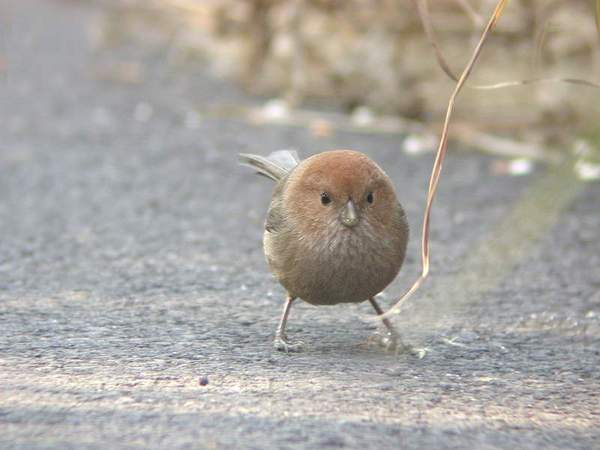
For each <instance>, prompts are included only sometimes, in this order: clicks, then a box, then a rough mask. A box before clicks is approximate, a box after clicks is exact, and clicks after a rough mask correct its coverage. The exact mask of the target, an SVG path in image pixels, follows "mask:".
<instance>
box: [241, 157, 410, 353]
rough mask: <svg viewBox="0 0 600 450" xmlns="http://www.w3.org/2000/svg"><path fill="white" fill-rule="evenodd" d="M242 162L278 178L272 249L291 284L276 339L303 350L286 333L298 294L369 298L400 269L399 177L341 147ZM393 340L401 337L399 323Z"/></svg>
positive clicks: (404, 227)
mask: <svg viewBox="0 0 600 450" xmlns="http://www.w3.org/2000/svg"><path fill="white" fill-rule="evenodd" d="M240 157H241V159H242V162H244V163H245V164H247V165H250V166H252V167H253V168H255V169H256V170H258V171H259V172H260V173H262V174H263V175H266V176H268V177H270V178H272V179H274V180H276V181H277V185H276V186H275V189H274V191H273V198H272V200H271V205H270V207H269V211H268V213H267V219H266V223H265V233H264V250H265V255H266V258H267V262H268V264H269V267H270V268H271V271H272V272H273V274H274V275H275V277H276V278H277V280H278V281H279V282H280V283H281V284H282V286H283V287H284V288H285V289H286V290H287V292H288V300H287V302H286V305H285V308H284V312H283V315H282V319H281V323H280V326H279V328H278V330H277V336H276V339H275V347H276V348H277V349H279V350H285V351H289V350H295V349H296V348H297V347H296V346H293V345H291V344H289V343H288V342H287V339H286V335H285V324H286V321H287V316H288V314H289V310H290V307H291V304H292V301H293V300H294V299H295V298H301V299H303V300H304V301H306V302H308V303H311V304H314V305H333V304H337V303H355V302H362V301H365V300H369V301H370V302H371V304H372V305H373V306H374V308H375V310H376V311H377V313H378V314H380V313H381V309H380V308H379V306H378V305H377V303H375V300H374V299H373V297H374V296H375V295H376V294H378V293H379V292H381V291H382V290H383V289H385V287H386V286H387V285H388V284H390V283H391V282H392V280H393V279H394V278H395V277H396V275H397V274H398V271H399V270H400V267H401V266H402V262H403V261H404V255H405V252H406V244H407V241H408V224H407V221H406V216H405V214H404V210H403V209H402V206H401V205H400V204H399V203H398V201H397V199H396V194H395V192H394V188H393V185H392V183H391V181H390V179H389V178H388V176H387V175H386V174H385V172H384V171H383V170H382V169H381V168H380V167H379V166H378V165H377V164H375V163H374V162H373V161H372V160H370V159H369V158H368V157H367V156H366V155H364V154H362V153H359V152H356V151H351V150H334V151H328V152H323V153H320V154H317V155H314V156H312V157H310V158H308V159H306V160H304V161H302V162H300V161H299V160H298V158H297V156H296V155H295V153H292V152H288V151H280V152H275V153H274V154H272V155H270V156H269V157H268V158H264V157H260V156H255V155H240ZM384 323H385V324H386V326H387V327H388V329H389V330H390V333H391V337H390V339H389V340H388V343H389V344H390V345H391V346H397V345H399V339H398V336H397V334H396V333H395V331H394V329H393V327H392V325H391V323H389V321H387V320H384Z"/></svg>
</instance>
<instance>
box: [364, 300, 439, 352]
mask: <svg viewBox="0 0 600 450" xmlns="http://www.w3.org/2000/svg"><path fill="white" fill-rule="evenodd" d="M369 302H371V305H373V309H375V312H376V313H377V315H378V316H381V315H382V314H383V309H381V307H380V306H379V304H378V303H377V302H376V301H375V299H374V298H370V299H369ZM381 321H382V322H383V324H384V325H385V327H386V328H387V329H388V336H385V337H384V338H383V339H381V340H380V343H381V344H382V345H383V346H384V347H385V349H386V350H391V351H393V352H395V353H396V354H398V353H402V352H409V353H411V354H412V355H414V356H416V357H418V358H419V359H421V358H423V357H424V356H425V355H426V354H427V348H413V347H411V346H410V345H406V344H404V343H403V342H402V340H401V339H400V335H399V334H398V332H397V331H396V328H395V327H394V325H392V322H390V320H389V319H388V318H387V317H384V318H383V319H381Z"/></svg>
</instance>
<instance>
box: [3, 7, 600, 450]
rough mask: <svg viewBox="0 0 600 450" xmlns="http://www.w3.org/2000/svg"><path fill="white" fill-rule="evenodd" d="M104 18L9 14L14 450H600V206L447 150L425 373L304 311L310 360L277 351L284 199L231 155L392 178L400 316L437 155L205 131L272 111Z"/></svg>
mask: <svg viewBox="0 0 600 450" xmlns="http://www.w3.org/2000/svg"><path fill="white" fill-rule="evenodd" d="M107 16H110V17H112V19H111V20H118V17H119V16H118V14H115V13H114V4H111V3H109V2H83V1H73V0H71V1H67V0H62V1H60V0H37V1H35V0H28V1H18V0H13V1H9V0H3V1H2V2H0V61H1V64H0V117H1V118H2V119H1V120H0V138H1V139H0V236H1V238H0V447H1V448H11V449H43V448H44V449H45V448H53V449H69V448H74V449H75V448H77V449H87V448H89V449H95V448H115V449H120V448H123V449H126V448H127V449H128V448H131V449H133V448H157V449H158V448H160V449H167V448H169V449H170V448H173V449H187V448H201V449H204V448H206V449H210V448H256V449H266V448H289V449H292V448H294V449H295V448H298V449H309V448H327V449H330V448H351V449H363V448H377V449H384V448H420V449H422V448H457V449H458V448H574V449H575V448H576V449H590V448H600V395H599V394H600V371H599V370H598V368H599V367H600V244H599V239H598V238H599V233H600V231H599V230H600V195H599V194H600V185H598V184H593V183H588V184H582V183H580V182H578V181H577V180H575V179H573V178H571V177H570V176H569V175H568V174H565V173H563V172H560V170H558V169H556V170H555V169H548V170H545V169H544V168H542V167H538V168H536V170H535V171H534V172H533V173H532V174H530V175H528V176H524V177H511V176H506V175H498V174H496V175H494V174H493V173H491V171H490V166H491V165H492V164H493V162H494V158H492V157H489V156H484V155H481V154H477V153H472V152H467V151H459V150H457V149H455V148H451V150H450V153H449V156H448V160H447V163H446V165H445V167H444V174H443V177H442V183H441V187H440V193H439V197H438V198H437V200H436V203H435V207H434V213H433V222H432V258H433V259H432V275H431V278H430V279H429V280H428V281H427V283H426V284H425V285H424V287H423V288H422V290H421V291H419V293H418V294H417V295H416V296H415V297H414V299H413V300H411V301H410V302H409V303H408V304H407V305H406V307H405V308H404V309H403V311H402V312H401V314H399V315H398V316H395V317H394V322H395V323H396V325H397V326H398V328H399V330H400V331H401V333H402V335H403V336H404V338H405V340H407V341H408V342H410V343H411V344H413V345H415V346H418V347H426V348H427V349H428V352H427V354H426V356H425V357H424V358H423V359H417V358H415V357H412V356H410V355H403V354H401V355H393V354H388V353H386V352H384V351H383V350H381V349H379V348H377V347H373V346H370V345H368V338H369V336H370V335H371V334H372V333H373V332H374V331H376V328H377V327H378V324H377V323H376V322H373V321H371V320H369V318H370V317H372V312H371V311H370V309H369V305H368V304H360V305H338V306H335V307H312V306H310V305H307V304H305V303H302V302H299V303H298V304H297V305H295V306H294V308H293V310H292V313H291V317H290V322H289V329H288V332H289V334H290V337H291V338H292V339H301V340H303V341H304V342H305V343H306V345H305V348H304V351H303V352H301V353H298V354H293V355H292V354H283V353H279V352H275V351H274V350H273V349H272V344H271V342H272V338H273V334H274V330H275V327H276V324H277V320H278V316H279V314H280V311H281V308H282V305H283V299H284V292H283V290H282V289H281V287H280V286H279V285H278V284H277V283H276V282H275V281H274V280H273V279H272V277H271V276H270V274H269V272H268V269H267V266H266V263H265V262H264V258H263V255H262V249H261V239H262V221H263V216H264V214H265V212H266V208H267V205H268V201H269V197H270V191H271V189H272V186H271V185H270V183H269V182H268V181H267V180H265V179H261V178H259V177H256V176H255V175H254V174H252V173H250V171H248V170H246V169H244V168H241V167H238V166H237V161H236V154H237V153H238V152H248V153H259V154H265V153H268V152H270V151H274V150H278V149H282V148H296V149H298V150H299V151H300V152H301V153H302V154H303V155H305V156H306V155H310V154H313V153H315V152H318V151H322V150H326V149H332V148H353V149H357V150H361V151H364V152H365V153H367V154H368V155H369V156H371V157H372V158H373V159H374V160H376V161H377V162H378V163H379V164H380V165H382V166H383V167H384V168H385V169H386V171H387V172H388V174H389V175H390V177H391V178H392V180H393V181H394V183H395V186H396V189H397V192H398V195H399V198H400V199H401V201H402V203H403V204H404V206H405V209H406V211H407V214H408V217H409V220H410V225H411V228H412V237H411V242H410V244H409V256H408V260H407V262H406V264H405V267H404V268H403V270H402V272H401V274H400V275H399V277H398V279H397V280H396V281H395V283H394V284H393V285H392V286H391V287H390V288H389V290H388V292H387V293H386V294H385V295H384V296H383V298H382V303H383V304H385V305H386V306H390V305H391V303H392V301H393V299H394V298H396V297H397V296H398V294H400V293H402V292H403V291H404V290H405V289H406V288H407V287H408V286H409V285H410V283H411V281H412V280H413V279H414V278H415V277H416V275H417V273H418V271H419V256H418V251H419V232H420V220H421V217H422V208H423V204H424V199H425V193H426V187H427V180H428V176H429V171H430V169H431V164H432V159H433V155H432V154H431V153H425V154H420V155H409V154H405V153H403V152H402V151H401V150H400V148H401V145H400V143H401V141H402V136H399V135H393V134H392V135H390V134H372V133H359V132H350V131H338V132H335V133H331V134H327V135H325V136H318V135H315V133H312V132H311V131H310V130H309V129H307V128H306V127H297V126H293V125H289V126H269V125H264V124H263V125H261V124H253V123H248V121H245V120H240V119H239V118H235V117H232V118H227V117H213V116H211V115H208V114H207V115H204V114H203V111H207V110H209V109H211V108H214V107H217V106H219V105H234V104H237V105H252V104H254V103H257V100H256V99H249V98H247V97H245V96H244V95H243V94H242V93H241V92H239V91H238V90H237V89H236V88H235V87H234V86H232V85H231V84H229V83H227V82H226V81H223V80H219V79H218V78H216V77H214V76H211V75H209V74H208V73H207V72H206V70H204V69H203V66H202V64H200V63H193V62H190V63H185V64H184V63H182V62H181V61H180V60H178V59H177V58H173V52H172V49H170V48H169V47H168V46H161V45H150V44H148V42H155V41H153V40H152V39H153V34H152V30H146V31H145V32H147V33H148V35H147V36H146V35H142V37H141V39H138V40H128V39H122V40H119V42H118V43H116V44H114V45H111V46H107V45H98V38H97V34H98V27H99V24H102V23H104V21H105V20H106V17H107ZM115 17H116V18H117V19H115ZM140 33H144V32H142V31H140ZM144 42H146V44H144ZM159 42H160V41H159Z"/></svg>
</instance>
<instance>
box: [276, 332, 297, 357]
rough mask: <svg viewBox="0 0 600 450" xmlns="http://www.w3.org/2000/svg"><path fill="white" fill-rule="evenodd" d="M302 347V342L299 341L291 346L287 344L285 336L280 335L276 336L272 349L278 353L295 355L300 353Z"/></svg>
mask: <svg viewBox="0 0 600 450" xmlns="http://www.w3.org/2000/svg"><path fill="white" fill-rule="evenodd" d="M303 347H304V343H303V342H301V341H299V342H295V343H293V344H292V343H290V342H288V340H287V336H285V335H281V334H278V335H276V336H275V340H274V341H273V348H274V349H275V350H277V351H279V352H285V353H297V352H300V351H302V348H303Z"/></svg>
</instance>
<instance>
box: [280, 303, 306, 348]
mask: <svg viewBox="0 0 600 450" xmlns="http://www.w3.org/2000/svg"><path fill="white" fill-rule="evenodd" d="M294 300H295V297H292V296H290V295H288V297H287V299H286V301H285V305H284V307H283V313H282V314H281V319H280V320H279V326H278V327H277V331H276V332H275V340H274V341H273V347H274V348H275V350H279V351H280V352H286V353H288V352H297V351H300V349H301V348H302V343H301V342H298V343H296V344H290V343H289V342H288V340H287V336H286V334H285V326H286V324H287V319H288V316H289V315H290V309H292V303H293V302H294Z"/></svg>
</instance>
